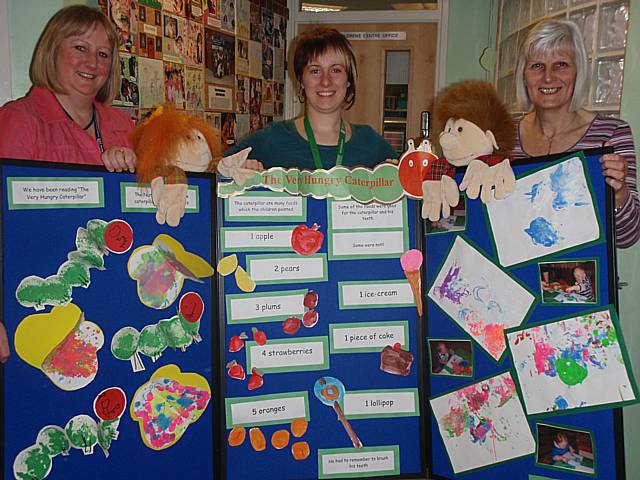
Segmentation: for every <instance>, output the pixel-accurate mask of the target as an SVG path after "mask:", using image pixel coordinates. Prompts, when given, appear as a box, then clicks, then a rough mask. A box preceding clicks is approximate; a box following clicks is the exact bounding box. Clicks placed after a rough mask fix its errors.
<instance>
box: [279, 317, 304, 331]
mask: <svg viewBox="0 0 640 480" xmlns="http://www.w3.org/2000/svg"><path fill="white" fill-rule="evenodd" d="M301 326H302V321H301V320H300V319H299V318H298V317H289V318H287V319H286V320H285V321H284V322H282V331H283V332H284V333H286V334H287V335H295V334H296V333H298V330H300V327H301Z"/></svg>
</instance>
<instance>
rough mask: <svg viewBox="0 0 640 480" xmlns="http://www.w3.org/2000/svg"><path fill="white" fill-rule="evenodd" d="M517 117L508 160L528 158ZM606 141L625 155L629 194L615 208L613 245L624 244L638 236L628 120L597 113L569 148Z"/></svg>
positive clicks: (596, 145)
mask: <svg viewBox="0 0 640 480" xmlns="http://www.w3.org/2000/svg"><path fill="white" fill-rule="evenodd" d="M521 120H522V117H521V118H518V119H517V125H518V136H517V138H516V146H515V148H514V149H513V151H512V152H511V159H512V160H521V159H523V158H528V157H529V156H530V155H528V154H527V153H526V152H525V151H524V150H522V143H521V142H520V121H521ZM607 141H608V142H609V143H610V144H611V146H612V147H613V148H614V151H615V153H617V154H618V155H620V156H622V157H624V158H626V159H627V162H628V169H627V176H626V178H625V181H626V183H627V185H628V187H629V198H628V199H627V201H626V202H625V204H624V205H622V207H621V208H620V209H618V210H617V212H616V246H617V247H619V248H628V247H630V246H631V245H633V244H634V243H636V242H637V241H638V238H640V202H639V201H638V189H637V186H636V152H635V147H634V145H633V136H632V134H631V128H630V127H629V124H628V123H627V122H625V121H623V120H620V119H618V118H608V117H603V116H601V115H600V114H598V115H596V117H595V118H594V119H593V121H592V122H591V126H590V127H589V128H588V129H587V132H586V133H585V135H584V136H583V137H582V138H581V139H580V140H579V141H578V143H576V144H575V145H574V146H573V147H572V148H570V149H569V150H571V151H573V150H583V149H587V148H599V147H602V145H603V144H604V142H607Z"/></svg>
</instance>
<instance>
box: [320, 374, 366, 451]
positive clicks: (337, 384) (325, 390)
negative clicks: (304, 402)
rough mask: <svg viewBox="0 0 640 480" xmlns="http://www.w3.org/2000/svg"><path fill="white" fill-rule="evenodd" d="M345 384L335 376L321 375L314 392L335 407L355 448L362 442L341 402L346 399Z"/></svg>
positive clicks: (323, 401) (326, 403) (328, 404)
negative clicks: (343, 410)
mask: <svg viewBox="0 0 640 480" xmlns="http://www.w3.org/2000/svg"><path fill="white" fill-rule="evenodd" d="M344 391H345V389H344V384H343V383H342V382H341V381H340V380H338V379H337V378H334V377H320V378H319V379H318V380H316V383H315V385H314V386H313V393H314V395H315V396H316V398H317V399H318V400H320V401H321V402H322V403H324V404H325V405H327V406H330V407H333V409H334V410H335V412H336V414H337V415H338V419H339V420H340V423H342V426H343V427H344V429H345V431H346V432H347V435H349V438H350V439H351V443H352V444H353V447H354V448H362V442H361V441H360V439H359V438H358V435H356V432H354V430H353V428H352V427H351V424H350V423H349V420H347V417H345V416H344V413H343V412H342V408H340V402H342V401H343V400H344Z"/></svg>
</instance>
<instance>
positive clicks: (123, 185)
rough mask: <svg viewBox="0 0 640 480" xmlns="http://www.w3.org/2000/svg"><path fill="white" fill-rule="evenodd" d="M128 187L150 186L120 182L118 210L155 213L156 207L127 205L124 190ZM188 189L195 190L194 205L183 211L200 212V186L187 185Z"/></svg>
mask: <svg viewBox="0 0 640 480" xmlns="http://www.w3.org/2000/svg"><path fill="white" fill-rule="evenodd" d="M128 187H136V188H138V187H142V188H150V187H148V186H147V185H141V184H138V183H136V182H120V211H122V212H126V213H155V212H156V210H157V209H156V208H155V207H153V208H134V207H127V206H126V205H127V198H126V193H125V190H126V189H127V188H128ZM188 189H189V190H191V191H195V192H196V206H195V207H192V208H189V207H185V209H184V213H199V212H200V188H199V187H198V185H189V186H188Z"/></svg>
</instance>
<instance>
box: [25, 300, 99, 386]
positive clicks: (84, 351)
mask: <svg viewBox="0 0 640 480" xmlns="http://www.w3.org/2000/svg"><path fill="white" fill-rule="evenodd" d="M14 342H15V347H16V353H17V354H18V356H19V357H20V358H21V359H22V360H24V361H25V362H27V363H28V364H29V365H31V366H33V367H35V368H37V369H39V370H42V372H43V373H44V374H45V375H46V376H47V377H49V379H50V380H51V381H52V382H53V383H54V384H55V385H56V386H57V387H59V388H61V389H62V390H78V389H80V388H83V387H86V386H87V385H89V384H90V383H91V382H92V381H93V379H94V378H95V376H96V375H97V373H98V356H97V354H98V350H100V348H102V345H104V334H103V333H102V330H101V329H100V327H99V326H98V325H96V324H95V323H93V322H90V321H87V320H85V319H84V313H83V312H82V311H81V310H80V308H78V306H76V305H74V304H73V303H70V304H69V305H66V306H62V307H53V309H52V310H51V312H49V313H36V314H33V315H29V316H27V317H25V318H24V319H23V320H22V321H21V322H20V324H19V325H18V328H17V329H16V333H15V336H14Z"/></svg>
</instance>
